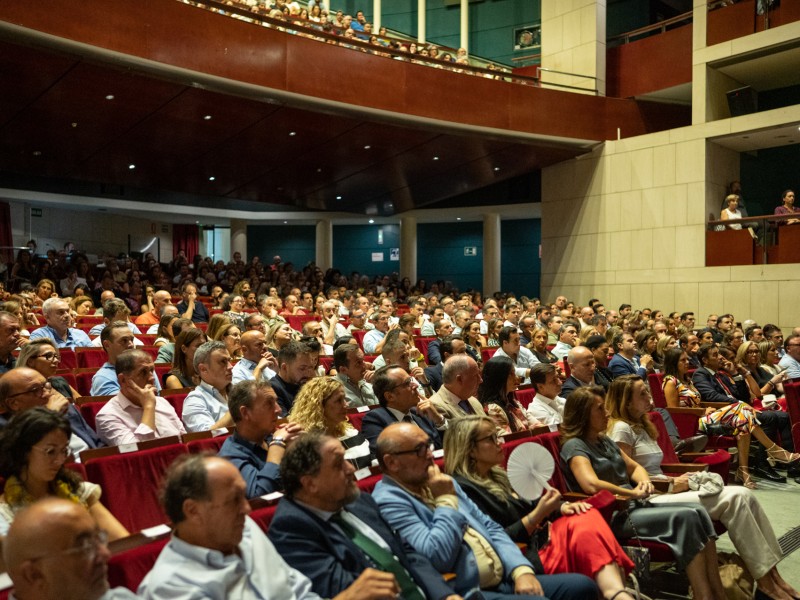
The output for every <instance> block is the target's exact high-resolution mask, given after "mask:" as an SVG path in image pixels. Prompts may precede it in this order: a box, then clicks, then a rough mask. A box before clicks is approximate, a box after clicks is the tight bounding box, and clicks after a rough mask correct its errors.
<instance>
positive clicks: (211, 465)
mask: <svg viewBox="0 0 800 600" xmlns="http://www.w3.org/2000/svg"><path fill="white" fill-rule="evenodd" d="M246 492H247V486H246V484H245V482H244V480H243V479H242V476H241V474H240V473H239V471H238V470H237V469H236V467H234V466H233V465H232V464H231V463H230V462H228V461H227V460H225V459H223V458H219V457H216V456H204V455H202V454H188V455H184V456H181V457H179V458H178V459H177V460H176V461H175V462H174V463H172V465H171V466H170V468H169V470H168V471H167V474H166V476H165V479H164V489H163V492H162V494H161V502H162V504H163V505H164V511H165V512H166V514H167V517H169V520H170V521H171V522H172V526H173V535H172V539H170V541H169V543H168V544H167V545H166V546H165V547H164V549H163V550H162V551H161V554H160V555H159V556H158V560H156V564H155V565H153V569H152V570H151V571H150V572H149V573H148V574H147V576H146V577H145V578H144V580H143V581H142V583H141V585H140V586H139V590H138V593H139V595H140V596H141V597H143V598H146V599H148V600H162V599H163V598H173V599H185V600H188V599H190V598H201V597H202V598H208V599H209V600H227V599H228V598H237V599H239V600H257V599H260V598H281V599H285V600H321V598H320V596H319V595H317V594H316V593H315V592H314V591H313V590H312V585H311V581H309V579H308V578H307V577H306V576H305V575H303V573H301V572H300V571H297V570H295V569H293V568H292V567H290V566H289V565H288V564H287V563H286V562H285V561H284V559H283V557H282V556H281V554H280V553H279V552H278V551H277V550H276V549H275V547H274V546H273V545H272V543H271V542H270V541H269V539H268V538H267V536H266V535H265V534H264V532H263V531H261V529H260V528H259V526H258V525H257V524H256V523H255V521H253V520H252V519H250V518H249V517H248V516H247V515H248V514H249V513H250V504H249V503H248V502H247V493H246ZM265 565H269V568H264V566H265ZM375 575H376V571H375V570H374V569H368V570H367V571H365V572H364V573H363V574H362V575H361V576H360V577H358V579H356V580H355V581H354V582H353V584H352V585H351V586H350V587H348V588H347V589H346V590H344V591H343V592H342V593H341V594H339V595H337V596H335V597H334V599H333V600H380V599H382V598H387V597H392V598H394V597H395V596H396V592H397V591H398V590H396V589H393V588H389V589H385V588H378V589H377V590H376V589H375V585H374V577H375ZM378 575H379V576H383V574H382V573H378ZM365 584H369V585H365ZM387 592H391V595H387Z"/></svg>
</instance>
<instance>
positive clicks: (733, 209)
mask: <svg viewBox="0 0 800 600" xmlns="http://www.w3.org/2000/svg"><path fill="white" fill-rule="evenodd" d="M725 203H726V204H727V206H726V207H725V208H723V209H722V212H721V213H720V215H719V219H720V221H729V220H731V219H741V218H742V213H741V211H739V196H737V195H736V194H729V195H728V196H726V197H725ZM719 227H721V228H722V229H725V227H727V228H728V229H737V230H738V229H741V228H742V224H741V223H730V224H728V225H720V226H719Z"/></svg>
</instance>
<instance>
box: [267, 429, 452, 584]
mask: <svg viewBox="0 0 800 600" xmlns="http://www.w3.org/2000/svg"><path fill="white" fill-rule="evenodd" d="M424 452H427V445H426V446H425V448H424ZM281 480H282V481H283V484H284V497H283V498H282V499H281V501H280V504H279V505H278V509H277V511H275V517H274V518H273V520H272V523H270V527H269V538H270V540H271V541H272V543H274V544H275V547H276V548H278V549H279V550H280V553H281V556H282V557H283V558H284V559H285V560H286V562H287V563H289V565H291V566H292V567H294V568H295V569H297V570H301V571H302V572H303V573H304V574H305V575H306V576H307V577H308V578H309V579H311V583H312V585H313V588H314V591H315V592H316V593H318V594H320V595H321V596H324V597H328V598H331V597H334V596H335V595H336V594H339V593H341V592H343V591H345V589H346V588H347V587H348V586H351V585H353V584H354V583H356V582H357V581H358V579H359V577H361V578H364V577H369V578H371V580H372V586H371V587H370V588H369V591H370V592H373V593H374V592H376V591H377V590H378V589H382V590H383V593H384V594H385V596H378V595H377V594H375V595H368V594H367V593H364V595H362V596H358V598H359V599H360V598H376V597H387V598H390V597H391V598H394V597H396V598H403V599H404V600H424V599H425V598H430V599H432V600H456V599H458V598H460V596H458V595H456V594H455V593H454V592H453V590H452V589H451V588H450V587H449V586H448V585H447V584H446V583H445V582H444V580H443V579H442V577H441V575H440V574H439V573H438V572H437V571H436V569H435V568H434V567H433V565H431V563H430V561H428V560H426V559H425V558H424V557H423V556H420V555H419V554H418V553H416V552H415V551H414V550H413V549H411V547H410V546H408V545H407V544H405V543H404V542H403V541H402V540H401V539H400V538H399V537H398V536H397V535H396V534H395V533H394V531H392V529H391V528H390V527H389V526H388V525H387V524H386V522H385V521H384V520H383V518H382V517H381V515H380V512H379V511H378V507H377V506H376V504H375V501H374V500H373V499H372V498H371V497H370V496H369V494H361V493H360V490H359V489H358V486H357V485H356V479H355V468H354V467H353V466H352V465H351V464H350V462H349V461H347V460H345V458H344V449H343V448H342V444H341V443H340V442H339V441H338V440H336V439H334V438H331V437H328V436H325V435H320V434H307V435H304V436H302V437H301V438H300V439H298V440H297V442H295V444H294V445H293V446H292V447H291V448H289V449H288V450H287V451H286V455H285V457H284V459H283V462H282V463H281ZM365 592H366V591H365Z"/></svg>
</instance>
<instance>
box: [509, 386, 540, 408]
mask: <svg viewBox="0 0 800 600" xmlns="http://www.w3.org/2000/svg"><path fill="white" fill-rule="evenodd" d="M535 396H536V388H534V387H533V386H525V387H520V388H519V389H517V390H515V391H514V398H516V400H517V402H519V403H520V405H521V406H522V408H525V409H527V408H528V405H529V404H530V403H531V402H532V401H533V399H534V397H535Z"/></svg>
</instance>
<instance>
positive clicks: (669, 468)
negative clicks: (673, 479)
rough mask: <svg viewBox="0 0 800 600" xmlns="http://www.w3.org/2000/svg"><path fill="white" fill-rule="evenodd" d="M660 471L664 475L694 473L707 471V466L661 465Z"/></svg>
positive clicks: (699, 464) (695, 464)
mask: <svg viewBox="0 0 800 600" xmlns="http://www.w3.org/2000/svg"><path fill="white" fill-rule="evenodd" d="M661 470H662V471H664V472H665V473H696V472H698V471H708V465H704V464H701V463H662V464H661Z"/></svg>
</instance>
